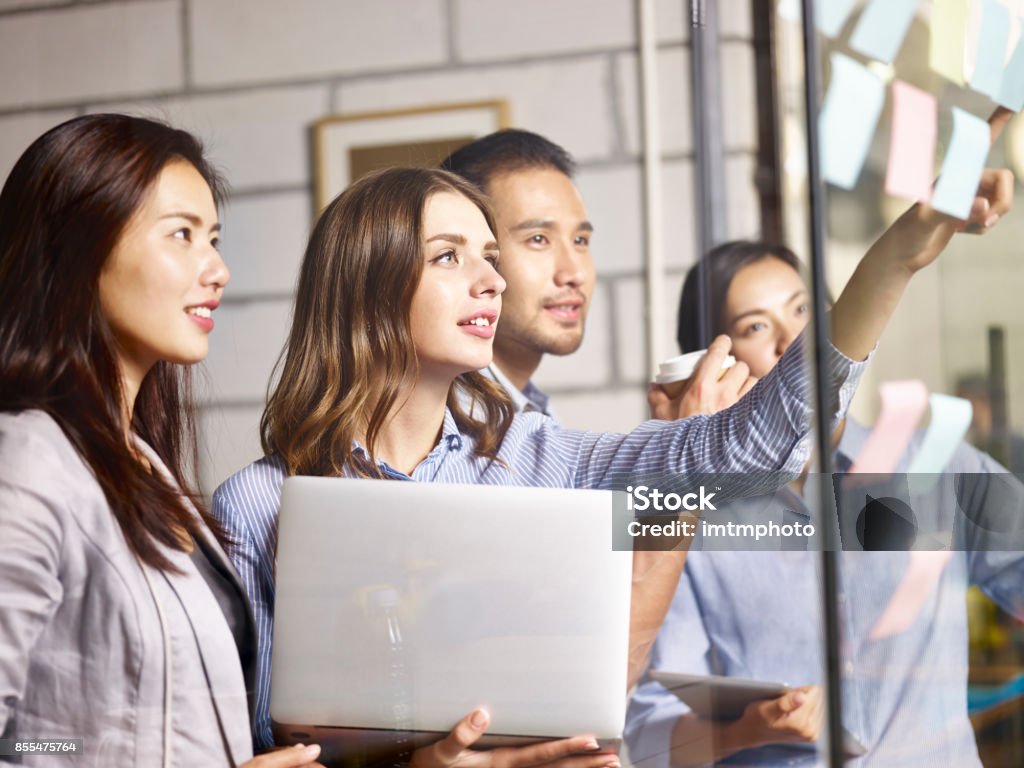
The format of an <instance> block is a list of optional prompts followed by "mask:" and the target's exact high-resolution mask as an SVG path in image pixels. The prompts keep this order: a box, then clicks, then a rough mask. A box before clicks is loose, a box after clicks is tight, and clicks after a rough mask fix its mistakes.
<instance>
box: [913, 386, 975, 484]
mask: <svg viewBox="0 0 1024 768" xmlns="http://www.w3.org/2000/svg"><path fill="white" fill-rule="evenodd" d="M928 402H929V405H930V406H931V412H932V418H931V422H930V423H929V424H928V431H927V432H925V434H924V440H923V441H922V442H921V446H920V447H919V448H918V449H917V453H915V454H914V458H913V459H911V461H910V467H909V468H908V469H907V473H908V474H907V481H908V483H909V486H910V493H911V495H912V496H918V495H920V494H923V493H927V492H928V491H930V490H931V489H932V487H934V485H935V483H936V481H937V480H938V479H939V477H940V473H941V472H942V471H943V470H944V469H945V468H946V465H947V464H948V463H949V460H950V459H951V458H952V457H953V452H954V451H955V450H956V448H957V446H958V445H960V441H961V440H963V439H964V435H966V434H967V429H968V427H970V426H971V413H972V412H973V408H972V407H971V401H970V400H965V399H963V398H962V397H952V396H950V395H940V394H932V395H930V396H929V397H928Z"/></svg>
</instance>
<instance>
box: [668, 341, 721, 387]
mask: <svg viewBox="0 0 1024 768" xmlns="http://www.w3.org/2000/svg"><path fill="white" fill-rule="evenodd" d="M706 352H707V350H706V349H698V350H697V351H696V352H687V353H686V354H685V355H679V356H678V357H670V358H669V359H668V360H666V361H664V362H663V363H659V365H658V375H657V376H655V377H654V383H655V384H668V383H670V382H673V381H682V380H683V379H688V378H690V377H691V376H692V375H693V371H694V369H696V367H697V363H699V362H700V359H701V358H702V357H704V354H705V353H706ZM734 365H736V358H735V357H733V356H732V355H728V356H727V357H726V358H725V360H724V361H722V370H726V369H727V368H732V367H733V366H734Z"/></svg>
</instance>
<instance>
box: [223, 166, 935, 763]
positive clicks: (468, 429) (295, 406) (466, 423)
mask: <svg viewBox="0 0 1024 768" xmlns="http://www.w3.org/2000/svg"><path fill="white" fill-rule="evenodd" d="M493 231H494V230H493V226H492V220H491V216H490V213H489V210H488V206H487V203H486V201H485V200H484V199H483V198H482V197H481V196H480V193H479V192H478V191H477V190H476V189H475V188H474V187H471V186H468V185H467V183H466V182H464V181H462V180H460V179H459V178H458V177H455V176H453V175H450V174H448V173H446V172H444V171H438V170H428V169H402V168H397V169H390V170H386V171H381V172H377V173H375V174H372V175H370V176H367V177H365V178H363V179H361V180H359V181H357V182H356V183H354V184H353V185H352V186H351V187H350V188H349V189H348V190H346V191H345V192H344V193H343V194H342V195H341V196H340V197H338V198H337V199H336V200H335V201H334V202H333V203H331V204H330V205H329V206H328V207H327V209H326V210H325V211H324V212H323V214H322V215H321V217H320V219H319V221H318V222H317V225H316V227H315V228H314V231H313V233H312V236H311V238H310V242H309V245H308V247H307V250H306V254H305V257H304V259H303V263H302V267H301V272H300V278H299V284H298V291H297V294H296V299H295V310H294V320H293V326H292V330H291V333H290V335H289V338H288V342H287V345H286V348H285V350H284V353H283V356H282V360H281V362H280V378H279V380H278V381H277V383H276V384H275V385H273V387H272V392H271V395H270V399H269V402H268V405H267V408H266V411H265V413H264V416H263V420H262V437H263V447H264V450H265V451H266V454H267V455H266V456H265V457H264V458H263V459H260V460H259V461H257V462H255V463H253V464H251V465H249V466H248V467H246V468H245V469H242V470H241V471H239V472H238V473H236V474H235V475H233V476H232V477H231V478H229V479H228V480H227V481H226V482H225V483H224V484H222V485H221V486H220V487H219V488H218V489H217V491H216V492H215V493H214V499H213V514H214V516H215V517H216V518H217V519H218V521H220V522H221V523H222V524H223V525H224V526H225V527H226V528H227V529H228V530H229V532H230V533H231V535H232V538H234V539H235V540H236V541H237V548H236V549H235V551H234V554H233V557H234V559H235V563H236V565H237V566H238V569H239V572H240V573H241V575H242V579H243V581H244V582H245V583H246V586H247V588H248V590H249V595H250V598H251V600H252V602H253V607H254V610H255V613H256V620H257V628H258V633H259V638H260V641H259V648H258V655H259V661H258V668H257V669H258V671H257V694H256V695H257V703H256V711H257V716H256V726H255V727H256V733H255V738H256V743H257V744H258V745H259V746H269V745H270V744H271V743H272V741H273V737H272V734H271V729H270V717H269V689H270V644H271V637H272V625H273V611H274V553H275V551H276V547H277V514H278V508H279V504H280V493H281V485H282V483H283V480H284V478H285V477H286V476H288V475H294V474H312V475H324V476H348V477H378V478H385V479H401V480H409V479H412V480H417V481H422V482H448V483H480V484H484V485H497V486H500V485H535V486H548V487H570V488H571V487H577V488H606V489H607V488H613V487H621V486H623V485H625V483H626V482H628V480H629V478H630V477H631V476H634V475H638V474H639V475H647V476H656V475H659V474H664V473H672V472H679V473H685V472H707V473H732V474H733V476H734V477H737V478H740V477H741V476H742V477H743V478H744V479H743V480H738V481H737V484H741V483H742V484H744V485H745V490H747V491H748V492H751V493H754V492H757V491H758V490H759V489H765V488H767V487H769V486H771V487H772V488H774V486H775V485H778V484H779V483H780V482H782V481H783V480H781V479H780V477H782V478H784V477H786V476H787V475H788V476H795V475H796V474H797V473H798V472H799V470H800V469H801V467H802V466H803V463H804V462H805V461H806V459H807V456H808V447H809V445H808V444H809V441H808V440H807V439H806V438H807V433H808V431H809V428H810V427H809V421H810V418H809V417H810V413H811V409H810V406H809V405H808V402H809V400H810V397H811V383H810V381H809V380H808V375H807V372H806V370H805V366H804V362H803V359H802V349H801V347H802V345H800V344H795V345H793V346H792V350H791V352H790V353H789V354H788V355H787V356H786V357H785V358H784V359H783V360H782V361H781V362H780V364H779V365H778V366H776V369H775V370H774V371H773V372H772V374H770V375H769V376H767V377H766V378H765V379H764V380H762V381H761V382H760V383H758V385H757V386H755V387H754V388H753V390H752V391H751V392H750V394H749V395H748V396H746V397H744V398H743V400H741V401H740V402H739V403H737V404H736V406H734V407H733V408H731V409H729V410H727V411H723V412H722V413H720V414H718V415H716V416H712V417H706V416H702V417H696V418H692V419H684V420H680V421H675V422H663V421H662V422H655V421H652V422H647V423H645V424H643V425H641V426H639V427H638V428H637V429H635V430H634V431H632V432H630V433H629V434H610V433H596V432H581V431H576V430H569V429H560V428H559V427H558V426H557V424H555V423H554V422H553V421H552V420H551V419H549V418H548V417H546V416H544V415H543V414H540V413H536V412H531V413H523V414H517V415H515V416H512V415H511V406H510V403H509V402H508V400H506V399H505V397H504V395H503V394H502V393H501V392H500V390H499V389H498V388H497V387H496V386H494V385H493V384H491V383H489V382H487V381H486V380H483V379H482V378H481V377H480V375H479V374H477V373H476V372H477V371H478V370H479V369H481V368H483V367H485V366H486V365H487V364H488V363H489V362H490V360H491V355H492V341H493V337H494V333H495V326H496V325H497V324H498V322H499V316H500V311H501V293H502V291H503V290H504V287H505V283H504V280H503V279H502V277H501V275H500V269H499V255H498V247H497V243H496V241H495V237H494V234H493ZM916 255H917V253H916V252H915V253H914V256H916ZM929 258H934V256H931V257H929ZM923 263H924V261H923V258H922V262H921V265H923ZM894 266H895V267H898V268H894ZM917 268H919V266H918V263H917V262H913V261H912V257H911V255H910V254H909V252H906V251H905V250H904V249H901V250H900V252H899V254H895V253H892V252H889V251H886V252H885V253H884V254H883V255H882V257H881V263H880V264H874V263H873V264H872V265H869V266H868V267H867V268H866V269H865V271H864V273H863V279H867V280H869V281H871V282H873V283H875V288H876V290H875V292H874V294H873V295H872V296H867V297H866V298H865V299H864V300H863V301H861V302H860V304H859V307H858V308H854V307H852V306H844V307H839V306H838V305H837V310H840V309H841V310H842V311H841V312H839V314H840V316H841V318H842V319H841V321H840V322H839V323H838V324H837V325H838V327H837V328H836V333H835V337H836V339H837V340H836V346H835V347H832V348H830V349H829V350H827V357H826V361H825V371H826V375H827V376H828V377H829V380H830V382H831V383H832V384H833V385H834V392H835V395H834V402H832V403H831V404H829V407H830V410H831V412H832V413H839V412H841V411H842V410H844V409H845V405H846V404H847V403H848V402H849V399H850V397H851V395H852V390H853V388H854V387H855V384H856V381H857V379H858V378H859V375H860V372H861V370H862V368H863V365H864V363H858V362H854V361H855V360H863V359H864V358H866V357H867V356H868V354H869V352H870V351H871V349H872V347H873V345H874V343H875V340H876V339H877V335H878V333H879V332H880V328H881V327H883V326H884V321H885V319H886V318H887V317H888V314H889V313H890V312H891V310H892V306H894V304H893V303H892V300H893V299H894V298H898V296H899V293H900V292H901V291H902V288H903V286H904V285H905V283H906V280H909V276H910V275H911V274H912V273H913V272H914V271H915V270H916V269H917ZM844 312H845V315H844V314H843V313H844ZM875 312H877V314H878V317H872V318H871V321H870V322H867V321H863V317H862V315H864V314H868V315H871V313H875ZM850 318H855V319H856V322H854V323H851V322H850ZM879 320H880V321H881V322H880V323H879ZM727 351H728V338H727V337H723V338H720V339H718V340H716V341H715V342H714V343H713V344H712V346H711V349H710V351H709V353H708V355H707V357H706V363H705V367H706V368H707V370H708V371H709V372H710V373H708V375H707V378H708V379H710V380H712V381H714V380H715V379H716V378H717V376H716V373H717V371H719V370H720V369H721V363H722V361H723V360H724V358H725V356H726V353H727ZM851 358H853V359H851ZM735 368H736V369H737V370H738V371H739V373H737V374H730V375H737V376H742V377H743V380H745V379H746V373H745V366H742V365H739V366H735ZM780 473H781V474H780ZM733 490H734V491H735V492H736V493H741V492H743V490H742V489H740V488H738V487H737V488H735V489H733ZM658 554H660V553H658ZM677 566H678V567H681V560H679V561H677ZM674 574H675V576H678V568H677V569H676V570H675V571H674ZM635 583H639V582H635ZM647 586H648V587H650V588H649V589H637V588H636V587H635V588H634V615H633V620H634V623H631V631H632V630H633V629H634V627H636V626H638V624H637V623H635V621H636V617H637V616H640V615H646V616H652V617H657V620H656V621H655V622H654V631H655V632H656V628H657V624H658V623H659V622H660V617H661V616H662V615H664V609H665V608H666V607H667V605H668V603H669V601H670V600H671V596H672V593H673V591H674V588H675V583H674V579H664V580H660V581H658V582H657V583H655V582H654V581H651V582H648V583H647ZM645 611H646V612H647V613H646V614H645V613H644V612H645ZM659 611H660V613H659ZM650 639H651V640H653V634H652V635H651V638H650ZM645 642H646V641H645ZM637 648H639V649H641V650H642V651H643V652H638V653H636V654H635V655H633V656H631V660H630V661H631V665H630V666H631V674H632V675H637V674H638V673H639V670H640V668H641V667H642V664H643V658H644V656H645V649H643V648H642V646H641V644H640V643H636V644H633V641H631V653H632V650H633V649H637ZM487 722H488V716H487V714H486V713H485V712H483V711H482V710H477V711H476V712H474V713H472V714H471V715H470V716H467V718H466V719H464V720H463V721H461V722H460V723H459V724H458V725H457V726H456V728H455V730H454V731H453V732H452V734H450V735H449V737H448V738H446V739H445V740H444V741H442V742H440V745H439V746H437V747H435V748H434V751H433V752H432V753H429V754H427V753H420V754H419V755H417V759H418V760H419V761H420V763H421V764H427V763H425V762H424V761H425V760H426V759H427V757H431V758H433V763H431V764H439V765H448V764H450V763H452V762H453V761H455V760H456V759H470V758H469V757H466V755H463V757H462V758H458V756H459V755H460V750H462V749H463V748H465V747H467V746H468V745H469V744H471V743H472V742H473V741H474V740H475V739H476V738H477V737H479V735H480V734H481V733H482V732H483V730H484V729H485V728H486V725H487ZM545 746H546V747H547V748H548V752H546V753H544V755H543V759H541V756H538V755H537V754H535V753H531V752H529V751H528V750H523V751H517V752H515V753H513V754H511V755H508V756H507V758H502V760H507V764H509V765H534V764H539V763H543V762H549V761H552V760H554V761H560V760H568V761H570V762H569V764H572V761H584V762H583V763H580V764H579V765H581V766H582V765H584V764H589V765H592V766H594V767H595V768H597V766H614V765H617V758H615V757H614V756H609V755H598V754H595V755H591V756H588V757H582V758H581V757H567V755H569V754H570V752H571V751H572V750H573V749H576V750H578V749H579V748H580V745H579V744H575V745H574V744H573V743H572V740H570V741H569V742H565V743H563V742H556V743H555V744H554V745H545ZM530 749H532V748H530ZM470 755H471V759H472V761H473V764H487V762H486V761H488V760H491V759H496V758H495V757H494V756H495V753H493V752H492V753H487V755H489V757H485V756H484V755H483V754H482V753H481V754H479V755H478V754H476V753H470Z"/></svg>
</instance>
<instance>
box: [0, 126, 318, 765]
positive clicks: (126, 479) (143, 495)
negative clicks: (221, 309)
mask: <svg viewBox="0 0 1024 768" xmlns="http://www.w3.org/2000/svg"><path fill="white" fill-rule="evenodd" d="M221 198H222V184H221V181H220V179H219V177H218V175H217V174H216V173H215V171H214V170H213V169H212V167H211V166H210V164H209V163H208V162H207V160H206V159H205V157H204V156H203V151H202V147H201V146H200V144H199V142H198V141H197V140H196V139H195V138H194V137H192V136H191V135H190V134H188V133H185V132H184V131H179V130H175V129H173V128H170V127H168V126H166V125H163V124H161V123H156V122H153V121H150V120H143V119H140V118H133V117H128V116H125V115H89V116H86V117H80V118H76V119H74V120H70V121H68V122H66V123H63V124H62V125H59V126H57V127H56V128H53V129H52V130H50V131H48V132H47V133H46V134H44V135H43V136H41V137H40V138H39V139H37V140H36V141H35V142H34V143H33V144H32V145H31V146H30V147H29V148H28V149H27V150H26V151H25V153H24V154H23V155H22V156H21V158H20V159H19V160H18V162H17V164H16V165H15V167H14V169H13V170H12V171H11V173H10V175H9V177H8V178H7V181H6V183H5V184H4V187H3V191H2V192H0V733H2V734H3V736H4V738H5V740H6V739H10V740H11V741H6V742H5V746H8V747H13V748H15V749H18V750H20V758H21V760H22V761H23V763H24V764H31V765H51V764H52V765H89V766H93V765H103V766H125V767H127V766H154V767H155V766H161V765H162V766H170V765H171V764H172V763H173V764H175V765H223V766H228V765H231V766H234V765H239V764H242V763H243V762H244V763H245V765H246V766H251V767H252V768H256V766H262V767H263V768H269V767H271V766H280V767H281V768H286V767H287V766H299V765H310V764H313V763H312V761H313V760H315V758H316V755H317V754H318V753H319V750H318V748H316V747H314V748H312V749H308V750H307V749H292V750H286V751H282V752H280V753H276V754H274V755H269V756H264V757H261V758H256V759H255V760H251V761H250V760H249V758H251V757H252V740H251V735H250V728H249V710H248V704H247V699H248V696H247V687H248V686H247V681H248V682H250V683H251V679H252V677H251V671H252V661H253V658H254V648H255V637H254V625H253V619H252V615H251V612H250V610H249V609H248V606H247V603H246V600H245V592H244V590H243V587H242V585H241V583H240V582H239V579H238V575H237V573H236V572H235V570H234V569H233V568H232V566H231V564H230V561H229V560H228V559H227V556H226V555H225V554H224V550H223V548H222V544H223V543H224V538H223V533H222V532H221V530H220V529H219V527H218V526H217V525H216V523H215V522H214V521H213V519H212V518H211V517H210V516H209V515H208V513H206V512H205V511H204V510H203V507H202V504H201V503H200V502H199V500H198V498H197V497H196V496H195V494H193V493H192V492H191V491H190V489H191V488H192V487H193V486H192V485H191V483H190V482H189V474H190V470H191V467H192V466H194V463H190V460H191V458H192V457H194V455H195V440H194V433H193V430H192V424H193V419H192V399H191V395H190V391H191V390H190V386H189V381H190V366H191V365H192V364H193V363H197V362H199V361H200V360H202V359H203V358H204V357H205V356H206V353H207V348H208V343H209V342H208V336H209V334H210V332H211V331H212V330H213V319H212V317H211V315H212V313H213V311H214V310H215V309H216V307H217V304H218V303H219V301H220V298H221V296H222V294H223V291H224V286H225V285H226V284H227V282H228V278H229V274H228V270H227V267H226V266H225V264H224V262H223V261H222V260H221V258H220V255H219V253H218V251H217V241H218V237H219V234H218V233H219V229H220V225H219V224H218V220H217V205H218V203H219V202H220V200H221ZM42 738H45V739H47V740H49V741H50V742H51V743H50V744H49V745H41V744H40V743H39V742H38V741H34V740H38V739H42ZM58 738H64V739H68V740H71V739H75V740H76V741H73V742H72V741H65V742H63V743H60V744H57V749H56V750H54V749H53V746H54V743H56V742H55V740H56V739H58ZM41 749H45V750H46V751H41ZM5 754H8V755H10V753H9V752H5Z"/></svg>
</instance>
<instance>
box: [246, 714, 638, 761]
mask: <svg viewBox="0 0 1024 768" xmlns="http://www.w3.org/2000/svg"><path fill="white" fill-rule="evenodd" d="M489 724H490V715H488V714H487V712H486V711H485V710H483V709H476V710H474V711H472V712H470V713H469V714H468V715H466V716H465V717H464V718H462V720H460V721H459V722H458V724H457V725H456V726H455V727H454V728H452V730H451V733H449V734H448V735H447V736H445V737H444V738H443V739H441V741H439V742H437V743H436V744H431V745H430V746H429V747H422V748H420V749H417V750H416V751H415V752H413V753H412V760H410V762H409V768H535V766H545V767H546V768H620V765H621V764H620V762H619V758H618V757H617V756H616V755H614V754H611V753H608V752H601V751H599V749H600V748H599V746H598V744H597V741H595V740H594V738H593V737H592V736H576V737H574V738H571V739H559V740H558V741H547V742H544V743H543V744H533V745H531V746H529V747H499V748H498V749H491V750H486V751H482V750H481V751H478V750H473V749H469V747H471V746H472V745H473V744H474V743H475V742H476V741H477V739H479V738H480V737H481V736H483V734H484V731H486V730H487V726H488V725H489ZM588 752H589V753H590V754H585V753H588ZM581 753H583V754H581ZM261 768H262V766H261Z"/></svg>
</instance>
